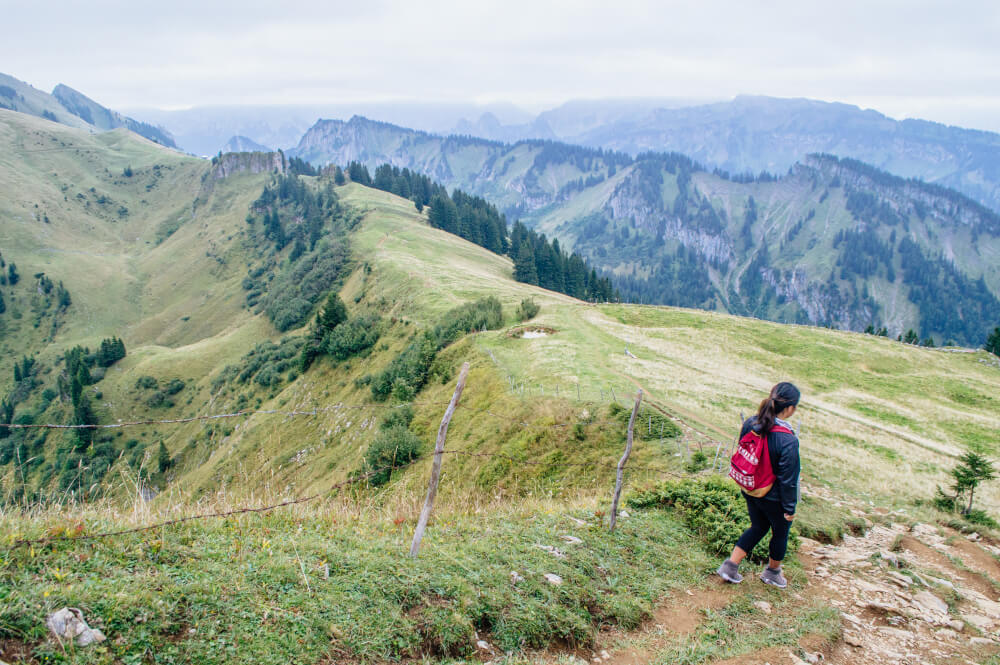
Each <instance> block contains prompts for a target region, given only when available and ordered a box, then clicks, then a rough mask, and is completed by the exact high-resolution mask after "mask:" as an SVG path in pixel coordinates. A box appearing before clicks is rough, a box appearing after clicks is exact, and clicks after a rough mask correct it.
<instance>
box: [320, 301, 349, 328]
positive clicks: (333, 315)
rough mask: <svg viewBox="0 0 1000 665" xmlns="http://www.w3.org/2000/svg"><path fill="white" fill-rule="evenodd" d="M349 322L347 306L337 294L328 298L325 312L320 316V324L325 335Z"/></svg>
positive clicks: (324, 308) (324, 306)
mask: <svg viewBox="0 0 1000 665" xmlns="http://www.w3.org/2000/svg"><path fill="white" fill-rule="evenodd" d="M346 320H347V306H346V305H344V301H343V300H341V299H340V296H339V295H337V293H336V292H334V293H331V294H330V295H329V296H327V298H326V303H325V304H324V305H323V311H322V312H321V313H320V315H319V324H320V328H322V332H323V333H327V332H329V331H331V330H333V329H334V328H336V327H337V326H339V325H340V324H341V323H343V322H344V321H346Z"/></svg>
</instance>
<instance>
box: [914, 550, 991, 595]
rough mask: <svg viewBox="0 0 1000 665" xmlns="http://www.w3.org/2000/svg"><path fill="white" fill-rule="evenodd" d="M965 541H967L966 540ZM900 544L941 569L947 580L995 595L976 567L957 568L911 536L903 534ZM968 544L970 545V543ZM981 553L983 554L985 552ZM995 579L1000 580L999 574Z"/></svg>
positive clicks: (944, 557)
mask: <svg viewBox="0 0 1000 665" xmlns="http://www.w3.org/2000/svg"><path fill="white" fill-rule="evenodd" d="M965 542H966V543H968V541H965ZM901 544H902V547H903V549H904V550H906V551H908V552H911V553H913V554H914V555H915V556H916V557H917V558H918V559H920V560H923V561H925V562H928V563H931V564H933V566H934V567H935V568H938V569H939V570H941V572H942V573H943V574H945V575H947V578H946V579H947V580H948V581H951V582H958V583H959V584H962V585H964V586H968V587H971V588H973V589H975V590H976V591H978V592H979V593H981V594H983V595H985V596H988V597H990V598H994V597H995V596H996V595H997V591H996V588H995V587H994V586H993V584H992V583H991V582H990V580H989V578H987V577H985V576H984V575H983V574H982V573H979V572H975V571H976V570H977V569H976V568H973V570H972V571H971V572H970V571H967V570H960V569H958V568H957V567H956V566H955V564H954V563H952V562H951V561H950V560H949V559H948V557H947V556H945V555H944V553H942V552H939V551H937V550H936V549H934V548H933V547H930V546H928V545H925V544H924V543H922V542H920V541H919V540H917V539H916V538H914V537H913V536H903V538H902V540H901ZM968 544H970V545H971V544H972V543H968ZM956 545H957V543H956ZM956 549H957V548H956V547H955V546H953V547H951V550H952V552H953V553H954V554H957V553H956V552H955V550H956ZM954 554H953V555H954ZM983 554H984V555H985V552H984V553H983ZM980 570H981V569H980ZM997 579H998V580H1000V576H998V578H997Z"/></svg>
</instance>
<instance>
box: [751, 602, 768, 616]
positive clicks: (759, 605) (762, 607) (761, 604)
mask: <svg viewBox="0 0 1000 665" xmlns="http://www.w3.org/2000/svg"><path fill="white" fill-rule="evenodd" d="M753 606H754V607H756V608H757V609H758V610H760V611H761V612H763V613H764V614H770V613H771V603H769V602H767V601H766V600H758V601H757V602H755V603H754V604H753Z"/></svg>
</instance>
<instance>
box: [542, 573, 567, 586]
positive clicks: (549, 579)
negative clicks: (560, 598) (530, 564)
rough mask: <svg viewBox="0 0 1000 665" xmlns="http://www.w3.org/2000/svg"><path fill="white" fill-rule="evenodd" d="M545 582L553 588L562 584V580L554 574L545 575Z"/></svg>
mask: <svg viewBox="0 0 1000 665" xmlns="http://www.w3.org/2000/svg"><path fill="white" fill-rule="evenodd" d="M545 581H546V582H548V583H549V584H552V585H554V586H559V585H560V584H562V583H563V579H562V578H561V577H559V576H558V575H556V574H555V573H545Z"/></svg>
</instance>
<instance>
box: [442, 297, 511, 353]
mask: <svg viewBox="0 0 1000 665" xmlns="http://www.w3.org/2000/svg"><path fill="white" fill-rule="evenodd" d="M441 320H442V323H440V324H438V325H437V327H435V328H434V338H435V340H436V341H437V343H438V348H439V349H440V348H444V347H446V346H448V345H449V344H451V343H452V342H454V341H456V340H458V339H459V338H460V337H462V336H463V335H465V334H467V333H470V332H476V331H479V330H484V329H485V330H494V329H496V328H499V327H500V326H502V325H503V308H502V307H501V305H500V301H499V300H497V298H495V297H494V296H488V297H486V298H480V299H479V300H477V301H475V302H467V303H465V304H463V305H459V306H458V307H455V308H453V309H451V310H449V311H448V312H447V313H446V314H445V315H444V316H443V317H441Z"/></svg>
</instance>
